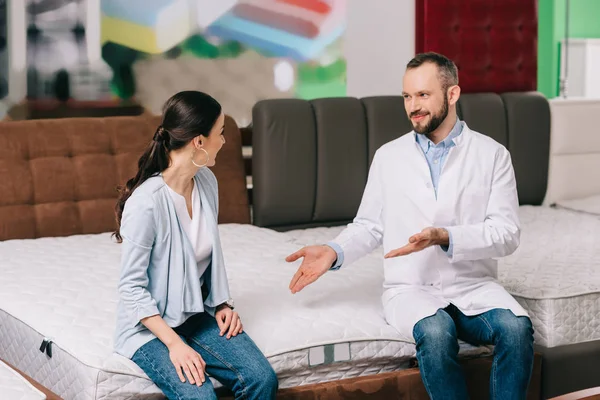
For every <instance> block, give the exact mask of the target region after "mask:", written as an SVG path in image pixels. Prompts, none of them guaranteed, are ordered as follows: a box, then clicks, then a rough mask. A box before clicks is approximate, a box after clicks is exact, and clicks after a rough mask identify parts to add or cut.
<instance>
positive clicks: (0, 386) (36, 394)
mask: <svg viewBox="0 0 600 400" xmlns="http://www.w3.org/2000/svg"><path fill="white" fill-rule="evenodd" d="M0 394H1V395H2V398H3V399H10V400H43V399H45V398H46V395H45V394H44V393H42V392H40V391H39V390H37V389H36V388H35V387H33V385H31V383H29V382H28V381H27V380H26V379H25V378H23V377H22V376H21V375H19V373H18V372H17V371H15V370H13V369H12V368H10V367H9V366H8V365H6V364H5V363H3V362H2V361H0Z"/></svg>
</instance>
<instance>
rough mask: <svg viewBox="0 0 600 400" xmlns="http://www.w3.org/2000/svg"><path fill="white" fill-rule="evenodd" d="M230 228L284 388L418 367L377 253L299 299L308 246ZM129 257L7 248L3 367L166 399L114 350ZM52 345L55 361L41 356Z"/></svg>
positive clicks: (251, 329)
mask: <svg viewBox="0 0 600 400" xmlns="http://www.w3.org/2000/svg"><path fill="white" fill-rule="evenodd" d="M220 229H221V235H222V243H223V248H224V252H225V254H224V255H225V261H226V265H227V268H228V275H229V278H230V285H231V291H232V295H233V297H234V298H235V300H236V305H237V308H238V310H239V312H240V314H241V316H242V318H243V321H244V325H245V330H246V332H247V333H248V334H250V335H251V337H252V338H253V339H254V340H255V342H256V343H257V345H258V346H259V347H260V349H261V350H262V351H263V352H264V353H265V355H266V356H267V357H268V358H269V361H270V362H271V363H272V365H273V366H274V368H275V371H276V372H277V373H278V376H279V379H280V385H281V387H289V386H297V385H301V384H308V383H314V382H322V381H328V380H334V379H342V378H347V377H354V376H359V375H365V374H374V373H378V372H383V371H393V370H399V369H403V368H406V367H407V366H408V364H409V361H410V360H411V359H412V358H413V357H414V354H415V348H414V345H412V344H408V343H405V342H402V341H400V340H399V336H398V334H397V333H396V331H395V330H394V329H393V328H391V327H390V326H388V325H387V324H386V323H385V321H384V319H383V313H382V309H381V304H380V296H381V285H382V280H383V271H382V270H381V269H380V268H376V269H369V268H366V267H367V266H368V265H370V264H373V263H376V262H377V259H378V257H379V256H378V255H372V256H367V257H365V258H364V259H363V260H361V261H359V262H357V263H356V264H355V265H353V266H351V267H349V268H348V270H349V271H348V272H349V273H341V274H327V275H326V276H325V277H324V278H323V279H321V280H320V281H319V284H318V285H313V286H312V287H309V288H307V289H306V290H304V291H303V292H301V293H300V294H297V295H291V294H290V292H289V290H288V284H289V280H290V279H291V277H292V275H293V274H294V272H295V271H296V268H297V265H298V263H296V264H294V265H292V264H287V263H285V262H284V258H285V256H286V255H288V254H289V253H291V252H293V251H295V250H297V249H298V246H299V244H298V243H296V242H295V241H294V240H293V239H292V238H291V237H290V236H289V235H286V234H283V233H278V232H274V231H270V230H267V229H261V228H257V227H253V226H250V225H223V226H221V228H220ZM119 251H120V247H119V245H117V244H114V243H112V242H111V240H110V235H109V234H101V235H80V236H72V237H67V238H42V239H36V240H13V241H6V242H0V260H1V261H0V263H1V264H0V268H1V271H2V273H1V274H0V287H2V291H0V334H1V340H0V357H2V358H4V359H6V360H7V362H10V363H12V364H13V365H15V366H17V367H18V368H19V369H21V370H23V371H24V372H25V373H27V374H29V375H30V376H31V377H32V378H34V379H35V380H36V381H38V382H40V383H41V384H43V385H44V386H46V387H48V388H49V389H50V390H52V391H53V392H55V393H57V394H58V395H59V396H61V397H63V398H65V399H107V398H110V399H130V398H144V399H146V398H162V396H161V394H160V391H159V390H158V388H157V387H156V386H155V385H153V384H152V382H151V381H149V380H148V378H147V377H146V376H145V375H144V373H143V372H142V371H141V370H140V369H139V368H138V367H137V366H136V365H135V364H134V363H133V362H132V361H130V360H128V359H126V358H124V357H121V356H119V355H116V354H114V353H113V352H112V346H113V344H112V338H113V333H114V325H115V323H114V321H115V309H116V305H117V297H118V295H117V291H116V287H117V281H118V276H119V257H120V253H119ZM45 337H46V338H49V339H51V340H52V341H53V343H52V344H51V348H52V357H51V358H50V357H48V355H46V354H44V353H42V352H40V351H39V348H40V345H41V343H42V340H43V339H44V338H45ZM461 349H462V350H461V352H462V353H461V354H462V355H463V356H475V355H478V354H483V353H489V349H487V348H473V347H471V346H468V345H465V344H462V345H461Z"/></svg>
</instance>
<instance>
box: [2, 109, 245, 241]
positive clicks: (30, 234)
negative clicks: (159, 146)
mask: <svg viewBox="0 0 600 400" xmlns="http://www.w3.org/2000/svg"><path fill="white" fill-rule="evenodd" d="M159 123H160V120H159V118H158V117H145V116H144V117H113V118H72V119H71V118H69V119H56V120H36V121H22V122H2V123H0V193H1V196H0V240H7V239H25V238H38V237H43V236H67V235H75V234H85V233H101V232H110V231H112V230H114V228H115V217H114V211H113V210H114V206H115V200H116V196H117V192H116V187H117V185H119V184H123V183H125V181H126V180H127V179H129V178H130V177H132V176H133V175H134V174H135V171H136V168H137V159H138V158H139V156H140V154H141V152H142V151H143V149H144V148H145V147H146V145H147V144H148V143H149V141H150V140H152V135H153V134H154V131H155V130H156V127H157V126H158V124H159ZM225 136H226V138H227V144H226V145H225V146H223V150H221V152H220V153H219V157H218V162H217V166H216V167H215V168H214V172H215V174H216V175H217V178H218V180H219V191H220V214H219V221H220V222H222V223H223V222H238V223H249V222H250V212H249V207H248V197H247V192H246V187H245V174H244V167H243V159H242V151H241V138H240V132H239V130H238V128H237V126H236V124H235V122H234V121H233V120H232V119H231V118H229V117H228V118H227V119H226V127H225Z"/></svg>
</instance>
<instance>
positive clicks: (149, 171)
mask: <svg viewBox="0 0 600 400" xmlns="http://www.w3.org/2000/svg"><path fill="white" fill-rule="evenodd" d="M169 145H170V137H169V133H168V132H167V131H166V130H165V129H164V128H163V127H162V125H160V126H159V127H158V128H157V129H156V133H155V134H154V138H153V139H152V142H150V144H149V145H148V147H147V148H146V150H145V151H144V154H142V156H141V157H140V159H139V160H138V172H137V174H136V175H135V176H134V177H133V178H131V179H129V180H128V181H127V183H126V184H125V186H119V187H118V188H117V191H118V192H119V197H118V199H117V204H116V206H115V217H116V220H117V229H116V230H115V231H114V232H113V236H114V237H115V238H116V239H117V242H119V243H121V242H122V241H123V238H122V237H121V233H120V230H121V218H122V216H123V209H124V208H125V202H126V201H127V199H129V197H130V196H131V194H132V193H133V191H134V190H135V189H137V188H138V187H139V186H140V185H141V184H142V183H144V182H145V181H146V180H147V179H148V178H150V177H151V176H153V175H155V174H157V173H159V172H162V171H164V170H165V169H167V167H168V166H169V154H168V151H169Z"/></svg>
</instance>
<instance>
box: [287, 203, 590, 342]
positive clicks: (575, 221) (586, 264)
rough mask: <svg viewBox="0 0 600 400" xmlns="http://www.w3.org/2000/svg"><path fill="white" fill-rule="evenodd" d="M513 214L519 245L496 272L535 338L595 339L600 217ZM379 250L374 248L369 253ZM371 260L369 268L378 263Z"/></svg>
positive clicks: (311, 236) (311, 232)
mask: <svg viewBox="0 0 600 400" xmlns="http://www.w3.org/2000/svg"><path fill="white" fill-rule="evenodd" d="M589 205H590V204H588V206H589ZM519 217H520V220H521V245H520V246H519V248H518V249H517V251H515V253H514V254H512V255H510V256H508V257H505V258H502V259H499V262H498V278H499V280H500V283H502V285H503V286H504V287H505V288H506V289H507V291H508V292H509V293H510V294H512V295H513V296H514V297H515V299H516V300H517V301H518V302H519V303H520V304H521V305H522V306H523V307H524V308H525V310H527V311H528V313H529V314H530V317H531V319H532V323H533V326H534V329H535V334H534V336H535V341H536V343H537V344H539V345H540V346H544V347H555V346H560V345H566V344H572V343H581V342H586V341H592V340H600V218H599V217H596V216H593V215H588V214H585V213H579V212H574V211H572V210H566V209H561V208H558V209H557V208H550V207H536V206H521V207H520V208H519ZM343 229H344V227H328V228H315V229H308V230H292V231H288V232H286V234H287V235H289V236H290V237H292V238H294V239H295V240H297V241H299V242H302V243H303V244H313V243H326V242H328V241H329V240H331V239H333V238H335V236H337V235H338V234H339V233H340V232H341V231H342V230H343ZM382 254H383V252H382V249H381V248H379V249H377V250H375V251H374V252H373V254H371V255H370V256H369V257H372V256H374V255H378V256H382ZM371 260H372V262H373V265H372V266H370V267H371V268H380V267H381V262H380V261H379V260H377V259H375V258H371ZM342 269H344V268H342Z"/></svg>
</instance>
